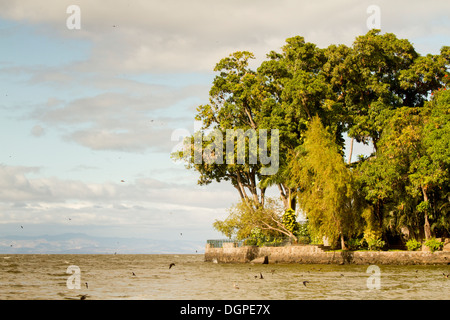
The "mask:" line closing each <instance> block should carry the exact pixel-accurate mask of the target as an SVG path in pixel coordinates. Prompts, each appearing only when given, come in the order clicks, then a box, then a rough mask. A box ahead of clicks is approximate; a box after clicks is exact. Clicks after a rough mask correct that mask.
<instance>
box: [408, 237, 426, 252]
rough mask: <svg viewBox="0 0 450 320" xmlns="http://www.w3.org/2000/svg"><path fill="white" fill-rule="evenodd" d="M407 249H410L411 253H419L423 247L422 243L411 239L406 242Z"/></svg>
mask: <svg viewBox="0 0 450 320" xmlns="http://www.w3.org/2000/svg"><path fill="white" fill-rule="evenodd" d="M406 247H407V248H408V250H409V251H417V250H419V249H420V248H421V247H422V243H420V242H419V241H417V240H416V239H409V240H408V241H407V242H406Z"/></svg>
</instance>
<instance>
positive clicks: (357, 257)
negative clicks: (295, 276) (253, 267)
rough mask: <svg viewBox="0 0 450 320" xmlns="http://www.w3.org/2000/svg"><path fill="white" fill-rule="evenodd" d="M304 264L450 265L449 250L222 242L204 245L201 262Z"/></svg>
mask: <svg viewBox="0 0 450 320" xmlns="http://www.w3.org/2000/svg"><path fill="white" fill-rule="evenodd" d="M265 257H267V258H266V259H268V262H269V263H305V264H315V263H317V264H380V265H382V264H392V265H408V264H450V252H449V251H436V252H434V253H431V252H423V251H327V250H324V249H323V247H322V246H317V245H291V246H284V247H256V246H244V247H236V245H235V244H234V243H224V244H223V247H222V248H211V247H210V246H209V245H206V250H205V261H209V262H220V263H252V262H253V263H262V262H263V261H264V258H265Z"/></svg>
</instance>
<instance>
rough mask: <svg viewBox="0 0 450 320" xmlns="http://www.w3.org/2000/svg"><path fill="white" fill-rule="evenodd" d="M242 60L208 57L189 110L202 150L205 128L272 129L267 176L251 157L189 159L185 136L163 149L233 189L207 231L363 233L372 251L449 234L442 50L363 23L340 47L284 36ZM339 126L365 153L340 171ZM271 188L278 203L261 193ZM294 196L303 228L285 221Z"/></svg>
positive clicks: (448, 51) (449, 148)
mask: <svg viewBox="0 0 450 320" xmlns="http://www.w3.org/2000/svg"><path fill="white" fill-rule="evenodd" d="M252 59H254V55H253V54H252V53H251V52H248V51H238V52H235V53H232V54H231V55H229V56H228V57H225V58H223V59H221V60H220V61H219V62H218V63H217V65H216V67H215V69H214V71H216V77H215V78H214V81H213V83H212V87H211V89H210V92H209V102H208V103H207V104H204V105H200V106H198V108H197V114H196V119H197V120H200V121H202V129H201V132H202V133H203V134H205V135H206V133H207V132H209V135H208V137H211V139H209V140H208V139H206V140H204V141H202V142H201V144H202V145H201V147H202V148H203V149H204V148H208V147H209V148H211V147H212V146H215V145H216V144H217V145H220V143H221V142H223V141H216V140H215V138H213V132H214V130H218V132H220V133H222V136H223V137H225V132H226V130H227V129H241V130H248V129H255V130H258V129H274V128H276V129H279V132H280V146H279V156H280V159H279V161H280V163H279V170H278V172H277V173H276V174H275V175H273V176H264V175H262V174H261V169H262V168H263V166H262V165H261V164H260V163H259V162H258V164H249V163H245V164H236V163H234V164H227V163H222V164H216V163H205V161H203V162H202V163H196V162H195V161H194V157H193V155H194V154H195V147H194V145H195V144H194V142H195V137H196V136H195V134H194V135H192V136H191V137H188V141H190V142H191V144H190V147H189V148H190V149H189V150H188V151H189V152H188V154H189V155H190V157H188V159H186V158H183V152H177V153H174V154H173V155H172V157H173V158H175V159H180V160H181V159H182V160H184V161H185V163H186V167H187V168H189V169H193V170H195V171H196V172H197V173H198V174H199V179H198V183H199V184H201V185H206V184H209V183H211V182H213V181H216V182H228V183H231V184H232V186H233V187H234V188H236V190H237V192H238V193H239V195H240V197H241V202H240V203H239V204H238V205H237V206H235V207H233V208H232V209H231V210H230V215H229V217H228V218H227V219H225V220H224V221H216V222H215V223H214V227H215V228H216V229H217V230H219V231H221V232H223V233H224V234H225V235H226V236H229V237H231V236H233V235H236V236H237V237H238V238H240V239H245V238H248V237H251V234H252V230H256V229H255V228H259V229H260V230H261V234H262V235H261V239H262V237H265V238H267V239H268V238H270V239H273V238H276V237H279V236H280V235H284V236H288V237H291V238H295V237H297V238H298V239H299V241H300V242H301V241H311V240H313V241H316V242H317V241H320V239H321V238H322V236H327V237H328V239H329V240H330V241H331V242H333V243H334V242H336V240H337V239H338V238H341V241H343V240H344V238H346V239H349V240H348V241H347V244H348V246H349V247H350V248H353V247H358V243H357V242H358V240H357V239H360V238H361V237H363V236H364V238H363V240H362V245H367V246H368V247H369V248H370V249H373V250H376V249H379V248H381V247H383V246H384V243H383V240H381V239H385V240H388V237H387V235H401V233H402V232H403V231H404V230H405V229H407V230H408V231H409V232H410V233H411V234H412V235H413V236H414V237H417V238H419V239H421V238H422V237H423V236H424V235H425V238H430V237H431V235H432V234H433V235H434V236H441V235H443V236H448V235H449V234H450V203H449V201H448V199H449V197H450V91H449V90H447V89H448V88H449V86H450V73H449V69H450V47H449V46H443V47H442V49H441V51H440V54H434V55H432V54H427V55H425V56H421V55H420V54H419V53H417V52H416V50H415V48H414V46H413V45H412V44H411V43H410V41H409V40H407V39H399V38H397V37H396V36H395V35H394V34H392V33H385V34H381V31H380V30H371V31H369V32H368V33H367V34H365V35H361V36H359V37H357V38H356V39H355V41H354V43H353V44H352V45H351V46H345V45H330V46H328V47H327V48H319V47H317V46H316V45H315V44H314V43H309V42H306V41H305V39H304V38H303V37H301V36H295V37H292V38H288V39H286V43H285V45H284V46H283V47H282V48H281V51H280V52H275V51H271V52H270V53H269V54H268V55H267V59H266V61H263V62H262V63H261V65H260V66H259V67H258V68H257V69H256V70H252V69H251V68H249V62H250V61H251V60H252ZM345 133H347V134H348V135H349V136H350V137H353V138H355V139H356V141H358V142H363V143H369V142H371V143H372V144H373V145H374V152H373V154H372V155H370V156H367V157H359V159H358V161H357V163H352V164H351V165H348V166H347V165H346V164H345V162H344V160H343V154H344V138H343V137H344V134H345ZM197 144H198V143H197ZM197 147H199V146H197ZM248 148H249V146H248V145H246V152H247V153H248ZM215 156H216V155H215ZM272 186H274V187H277V188H278V189H279V191H280V199H281V201H282V202H281V204H282V205H278V204H277V206H275V205H274V201H271V200H269V199H265V192H266V189H267V188H269V187H272ZM297 202H298V205H299V206H300V208H301V209H302V210H303V212H304V213H305V214H306V216H307V217H308V224H309V225H308V228H307V229H302V226H301V225H298V224H297V222H296V221H295V218H296V217H295V209H296V203H297ZM275 207H277V208H275ZM289 209H293V210H292V211H289ZM301 237H302V238H301ZM251 239H253V240H251V241H256V242H255V243H258V241H259V240H258V239H259V238H258V237H256V238H255V237H253V238H251ZM255 239H256V240H255ZM359 246H361V243H360V244H359Z"/></svg>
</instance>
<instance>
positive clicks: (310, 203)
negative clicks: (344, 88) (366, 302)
mask: <svg viewBox="0 0 450 320" xmlns="http://www.w3.org/2000/svg"><path fill="white" fill-rule="evenodd" d="M290 169H291V170H290V172H291V179H292V181H295V182H296V183H297V186H298V198H299V206H300V208H301V209H302V211H303V212H304V213H305V214H306V217H307V218H308V221H309V228H310V230H311V232H312V234H313V236H315V237H318V238H321V237H323V236H324V237H327V238H328V239H329V240H330V241H331V242H332V243H334V242H335V241H336V240H337V239H338V238H340V240H341V247H342V248H343V249H344V248H345V242H344V237H351V236H353V235H358V234H359V233H360V230H359V229H360V227H361V223H360V222H361V221H360V220H361V218H360V217H361V214H360V212H359V210H358V208H356V206H355V204H356V203H357V202H356V201H355V200H354V196H355V194H356V193H355V192H354V183H353V177H352V172H351V171H350V170H349V168H347V166H346V164H345V162H344V159H343V157H342V155H341V154H340V152H339V146H338V145H337V143H336V142H335V139H334V136H333V135H332V134H331V133H330V132H329V131H327V129H326V128H325V127H324V126H323V125H322V123H321V120H320V118H319V117H315V118H314V119H313V120H312V121H311V123H310V126H309V129H308V131H307V132H306V134H305V141H304V144H303V145H302V147H301V148H300V150H298V152H297V154H296V156H295V157H293V158H292V160H291V162H290Z"/></svg>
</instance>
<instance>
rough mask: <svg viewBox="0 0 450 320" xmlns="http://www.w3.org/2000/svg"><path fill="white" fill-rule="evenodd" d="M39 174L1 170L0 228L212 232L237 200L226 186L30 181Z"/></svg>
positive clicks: (149, 181)
mask: <svg viewBox="0 0 450 320" xmlns="http://www.w3.org/2000/svg"><path fill="white" fill-rule="evenodd" d="M36 172H38V169H37V168H25V167H9V166H1V167H0V183H1V185H0V202H1V205H0V225H2V224H17V225H23V224H28V225H30V224H32V225H45V224H49V225H55V226H58V225H59V226H61V227H62V228H68V227H75V226H100V227H101V226H103V227H105V226H108V227H119V226H120V227H121V228H129V227H131V228H137V229H139V228H142V227H144V226H147V228H149V229H153V230H164V229H167V228H169V229H170V228H175V227H178V228H199V227H203V228H205V229H210V228H211V224H212V222H213V221H214V219H216V218H218V216H221V215H223V214H224V213H225V211H226V210H225V208H227V207H229V206H230V205H231V203H232V202H235V201H236V200H237V194H236V193H235V192H234V190H232V188H231V187H229V186H225V185H216V186H213V187H212V188H201V187H197V188H195V187H194V188H193V187H192V186H191V185H179V184H173V183H167V182H163V181H160V180H156V179H153V178H141V179H138V180H136V181H134V182H123V183H121V182H117V183H112V182H111V183H103V184H97V183H83V182H81V181H72V180H61V179H57V178H29V177H28V175H29V174H31V173H36ZM69 218H70V220H69Z"/></svg>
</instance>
